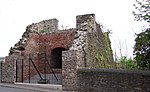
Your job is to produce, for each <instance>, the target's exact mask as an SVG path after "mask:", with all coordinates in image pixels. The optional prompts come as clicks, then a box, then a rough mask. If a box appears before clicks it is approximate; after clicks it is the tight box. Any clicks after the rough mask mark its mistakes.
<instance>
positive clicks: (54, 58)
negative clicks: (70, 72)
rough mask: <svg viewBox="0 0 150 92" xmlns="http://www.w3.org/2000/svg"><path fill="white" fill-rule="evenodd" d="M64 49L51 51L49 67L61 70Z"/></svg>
mask: <svg viewBox="0 0 150 92" xmlns="http://www.w3.org/2000/svg"><path fill="white" fill-rule="evenodd" d="M65 50H66V49H65V48H55V49H53V50H52V51H51V57H50V58H51V65H52V68H59V69H62V51H65Z"/></svg>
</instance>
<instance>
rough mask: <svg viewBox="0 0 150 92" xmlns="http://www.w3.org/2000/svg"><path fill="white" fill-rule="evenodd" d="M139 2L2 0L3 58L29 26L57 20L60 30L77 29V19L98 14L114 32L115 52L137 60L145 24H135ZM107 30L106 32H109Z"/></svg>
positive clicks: (0, 38)
mask: <svg viewBox="0 0 150 92" xmlns="http://www.w3.org/2000/svg"><path fill="white" fill-rule="evenodd" d="M134 2H135V0H0V57H4V56H8V53H9V49H10V47H13V46H14V44H15V43H17V42H18V41H19V39H21V36H22V34H23V32H25V29H26V26H27V25H29V24H32V23H36V22H40V21H42V20H47V19H52V18H57V19H58V20H59V28H60V29H61V26H62V25H63V26H67V28H75V25H76V16H77V15H83V14H91V13H94V14H95V15H96V21H97V22H98V23H101V24H102V25H104V27H105V30H106V29H110V30H112V31H111V32H112V34H111V35H110V39H111V45H112V49H113V52H114V53H115V52H116V54H117V56H118V57H120V50H119V49H120V44H121V48H122V54H123V55H126V56H127V57H133V47H134V44H135V42H134V39H135V33H139V32H141V28H142V26H143V25H145V23H142V22H137V21H134V16H133V14H132V11H133V10H134V7H133V3H134ZM105 30H104V31H105Z"/></svg>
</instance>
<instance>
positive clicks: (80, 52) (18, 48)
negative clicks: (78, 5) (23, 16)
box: [4, 14, 113, 90]
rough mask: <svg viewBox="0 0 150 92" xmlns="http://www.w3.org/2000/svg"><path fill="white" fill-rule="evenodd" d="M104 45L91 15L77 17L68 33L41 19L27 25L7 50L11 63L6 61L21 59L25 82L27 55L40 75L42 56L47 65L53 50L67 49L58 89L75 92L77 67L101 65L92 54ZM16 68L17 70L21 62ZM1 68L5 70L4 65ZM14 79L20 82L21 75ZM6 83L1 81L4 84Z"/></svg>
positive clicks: (32, 70) (94, 54)
mask: <svg viewBox="0 0 150 92" xmlns="http://www.w3.org/2000/svg"><path fill="white" fill-rule="evenodd" d="M105 46H106V45H104V34H103V32H102V31H101V28H100V25H99V24H97V23H96V21H95V15H94V14H87V15H79V16H77V17H76V28H74V29H68V30H58V21H57V19H51V20H44V21H41V22H39V23H33V24H31V25H29V26H27V29H26V31H25V32H24V33H23V36H22V38H21V39H20V41H19V42H18V43H16V44H15V46H14V47H12V48H11V49H10V55H9V56H8V58H11V59H12V60H11V59H8V60H6V61H7V62H10V61H14V60H15V59H23V65H24V66H23V69H24V72H23V75H24V76H23V80H25V79H27V78H28V77H29V76H28V75H29V72H28V68H29V56H30V57H31V58H32V60H33V61H34V63H35V65H36V66H37V67H38V68H39V71H40V72H41V73H43V72H44V67H45V66H44V63H43V61H45V58H44V57H43V56H44V55H45V54H46V58H47V59H48V61H49V62H50V63H51V62H52V60H51V53H52V51H53V50H54V49H56V48H61V50H62V51H63V50H67V51H66V52H63V53H62V60H63V61H62V76H63V77H62V83H63V84H62V86H63V89H65V90H76V89H77V83H76V81H77V69H78V68H80V67H90V68H93V67H94V68H95V67H99V62H102V60H100V61H97V59H96V55H97V53H100V52H101V51H102V50H103V49H104V47H105ZM43 53H44V54H43ZM14 55H15V56H17V58H15V57H14ZM20 57H21V58H20ZM112 62H113V61H112ZM51 64H52V63H51ZM19 65H20V66H19V67H21V62H20V64H19ZM52 66H53V64H52ZM4 67H5V68H7V63H6V64H5V65H4ZM13 67H14V66H12V68H13ZM30 70H31V75H30V76H31V77H32V76H33V75H36V74H37V72H36V71H35V68H34V67H33V65H31V67H30ZM14 71H15V70H13V72H14ZM19 73H21V70H19ZM9 74H12V71H10V72H9V71H7V73H6V74H5V76H8V75H9ZM18 76H20V78H19V79H18V80H19V81H21V75H18ZM11 77H12V76H11ZM8 80H9V79H8ZM8 80H7V79H5V81H8Z"/></svg>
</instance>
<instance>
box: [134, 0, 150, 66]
mask: <svg viewBox="0 0 150 92" xmlns="http://www.w3.org/2000/svg"><path fill="white" fill-rule="evenodd" d="M134 7H135V9H136V11H133V14H134V16H135V19H136V20H137V21H141V20H144V21H146V22H148V23H150V1H149V0H136V4H134ZM136 35H137V37H136V39H135V42H136V43H135V46H134V55H135V59H136V62H137V65H138V66H139V68H141V69H150V28H146V30H144V31H143V32H141V33H139V34H136Z"/></svg>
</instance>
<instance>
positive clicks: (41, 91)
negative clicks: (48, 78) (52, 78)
mask: <svg viewBox="0 0 150 92" xmlns="http://www.w3.org/2000/svg"><path fill="white" fill-rule="evenodd" d="M47 87H48V88H47ZM47 87H46V86H41V85H40V86H38V85H34V86H33V85H23V84H22V85H21V84H17V85H16V84H4V83H0V92H75V91H62V90H59V89H50V88H49V86H47ZM53 88H54V87H53Z"/></svg>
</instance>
